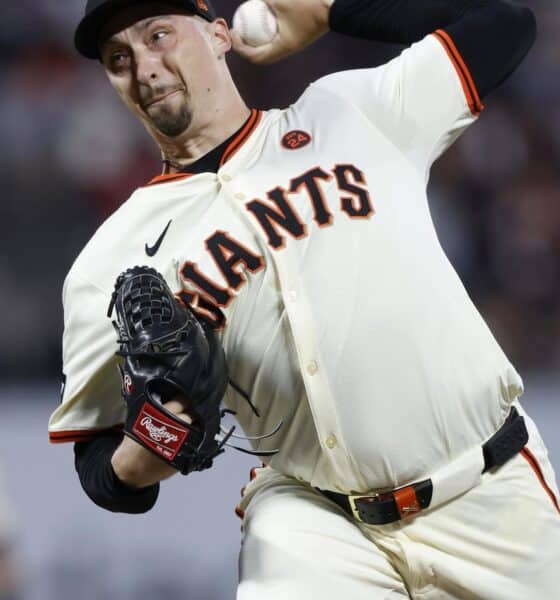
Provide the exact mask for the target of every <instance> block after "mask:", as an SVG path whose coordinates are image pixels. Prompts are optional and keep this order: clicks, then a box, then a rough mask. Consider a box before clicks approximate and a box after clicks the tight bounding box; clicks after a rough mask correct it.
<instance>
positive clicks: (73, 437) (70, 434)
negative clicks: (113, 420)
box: [49, 425, 123, 444]
mask: <svg viewBox="0 0 560 600" xmlns="http://www.w3.org/2000/svg"><path fill="white" fill-rule="evenodd" d="M122 428H123V426H122V425H115V426H114V427H108V428H106V429H75V430H67V431H49V442H50V443H51V444H66V443H69V442H89V441H91V440H92V439H93V438H94V437H95V436H96V435H99V434H100V433H107V432H108V431H114V432H116V433H117V432H121V431H122Z"/></svg>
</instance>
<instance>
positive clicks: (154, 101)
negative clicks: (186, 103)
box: [142, 88, 183, 110]
mask: <svg viewBox="0 0 560 600" xmlns="http://www.w3.org/2000/svg"><path fill="white" fill-rule="evenodd" d="M179 93H183V90H182V89H181V88H179V89H177V90H171V91H170V92H167V93H166V94H163V95H162V96H158V97H157V98H154V99H152V100H150V101H149V102H146V103H145V104H143V106H142V108H143V109H144V110H147V109H148V108H150V107H151V106H154V105H156V104H160V103H161V102H163V101H164V100H166V99H167V98H170V97H171V96H174V95H175V94H179Z"/></svg>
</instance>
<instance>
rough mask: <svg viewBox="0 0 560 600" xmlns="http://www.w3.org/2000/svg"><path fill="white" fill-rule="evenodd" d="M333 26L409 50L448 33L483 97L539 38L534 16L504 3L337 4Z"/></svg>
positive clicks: (358, 0) (369, 0)
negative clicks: (439, 32) (440, 32)
mask: <svg viewBox="0 0 560 600" xmlns="http://www.w3.org/2000/svg"><path fill="white" fill-rule="evenodd" d="M329 26H330V28H331V30H332V31H336V32H338V33H343V34H346V35H349V36H352V37H359V38H364V39H368V40H377V41H382V42H391V43H396V44H407V45H410V44H413V43H414V42H418V41H420V40H421V39H422V38H423V37H425V36H426V35H428V34H430V33H432V32H434V31H436V30H437V29H443V30H444V31H446V32H447V33H448V34H449V36H450V37H451V38H452V40H453V42H454V43H455V46H456V47H457V49H458V50H459V52H460V54H461V57H462V58H463V60H464V62H465V63H466V65H467V67H468V68H469V71H470V73H471V75H472V77H473V80H474V82H475V84H476V87H477V90H478V94H479V96H480V97H481V98H482V97H484V96H486V95H487V94H488V93H489V92H490V91H492V90H493V89H495V88H496V87H497V86H498V85H499V84H500V83H502V81H503V80H504V79H505V78H506V77H507V76H508V75H510V74H511V73H512V72H513V71H514V70H515V68H516V67H517V66H518V65H519V63H520V62H521V61H522V60H523V58H524V57H525V55H526V54H527V52H528V51H529V49H530V48H531V46H532V45H533V43H534V41H535V37H536V23H535V17H534V15H533V13H532V12H531V11H530V10H529V9H528V8H524V7H522V6H518V5H514V4H511V3H509V2H505V1H503V0H336V1H335V3H334V4H333V6H332V7H331V12H330V19H329Z"/></svg>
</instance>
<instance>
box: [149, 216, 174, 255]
mask: <svg viewBox="0 0 560 600" xmlns="http://www.w3.org/2000/svg"><path fill="white" fill-rule="evenodd" d="M172 222H173V219H171V220H170V221H169V223H167V226H166V227H165V229H164V230H163V231H162V233H161V235H160V236H159V237H158V239H157V242H156V243H155V244H154V245H153V246H148V244H146V254H147V255H148V256H155V255H156V254H157V252H158V250H159V247H160V246H161V243H162V242H163V238H164V237H165V235H166V234H167V230H168V229H169V227H170V225H171V223H172Z"/></svg>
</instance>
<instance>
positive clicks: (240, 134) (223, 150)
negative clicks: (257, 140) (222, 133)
mask: <svg viewBox="0 0 560 600" xmlns="http://www.w3.org/2000/svg"><path fill="white" fill-rule="evenodd" d="M262 117H263V112H262V111H261V110H257V109H256V108H253V109H251V114H250V115H249V118H248V119H247V121H245V123H244V124H243V125H242V126H241V128H240V129H238V130H237V131H236V132H235V133H234V134H233V135H232V136H231V137H229V138H228V139H227V140H225V141H224V142H222V143H221V144H220V145H219V146H217V147H216V148H214V149H213V150H211V151H210V152H209V153H208V154H206V155H204V156H202V157H201V158H199V159H198V160H197V161H195V162H194V163H193V164H192V165H188V167H185V169H184V170H183V171H181V172H179V173H164V174H162V175H158V176H157V177H154V178H153V179H151V180H150V181H149V182H148V183H147V184H146V187H147V186H150V185H156V184H158V183H165V182H170V181H178V180H180V179H187V178H188V177H192V176H193V175H198V174H199V173H207V172H211V173H217V171H218V170H219V169H220V168H221V167H223V166H224V165H225V164H226V163H227V162H228V161H229V160H231V158H233V156H235V155H236V154H237V152H239V150H240V149H241V148H242V147H243V146H244V145H245V143H246V142H247V140H248V139H249V138H250V137H251V135H252V134H253V132H254V131H255V129H257V127H258V126H259V124H260V122H261V120H262Z"/></svg>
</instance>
